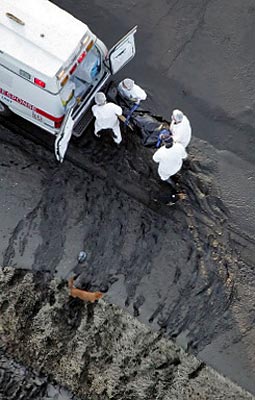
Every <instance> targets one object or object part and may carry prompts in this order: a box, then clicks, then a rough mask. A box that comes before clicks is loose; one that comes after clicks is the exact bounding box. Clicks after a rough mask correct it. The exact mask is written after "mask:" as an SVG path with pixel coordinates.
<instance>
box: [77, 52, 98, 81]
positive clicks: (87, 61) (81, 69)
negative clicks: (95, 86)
mask: <svg viewBox="0 0 255 400" xmlns="http://www.w3.org/2000/svg"><path fill="white" fill-rule="evenodd" d="M100 70H101V55H100V52H99V50H98V49H97V47H96V46H94V47H93V49H91V50H90V51H89V53H88V54H87V56H86V57H85V58H84V60H83V61H82V63H81V64H80V65H79V66H78V68H77V70H76V72H75V74H74V75H75V76H76V77H77V78H79V79H81V80H83V81H85V82H87V83H92V82H93V81H94V80H95V78H96V77H97V75H98V74H99V72H100Z"/></svg>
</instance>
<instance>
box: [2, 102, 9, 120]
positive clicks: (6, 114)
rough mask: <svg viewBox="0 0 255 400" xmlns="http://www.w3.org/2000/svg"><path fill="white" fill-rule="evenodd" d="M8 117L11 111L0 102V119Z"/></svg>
mask: <svg viewBox="0 0 255 400" xmlns="http://www.w3.org/2000/svg"><path fill="white" fill-rule="evenodd" d="M10 115H11V111H10V110H9V107H7V106H6V105H5V104H4V103H1V101H0V117H9V116H10Z"/></svg>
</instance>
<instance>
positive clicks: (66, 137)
mask: <svg viewBox="0 0 255 400" xmlns="http://www.w3.org/2000/svg"><path fill="white" fill-rule="evenodd" d="M74 106H75V105H74ZM74 106H72V107H71V108H69V110H68V111H67V113H66V115H65V118H64V121H63V123H62V125H61V129H60V131H59V133H58V134H57V137H56V140H55V155H56V159H57V160H58V161H59V162H60V163H62V162H63V161H64V157H65V154H66V151H67V147H68V144H69V141H70V139H71V137H72V132H73V126H74V120H73V118H72V112H73V109H74Z"/></svg>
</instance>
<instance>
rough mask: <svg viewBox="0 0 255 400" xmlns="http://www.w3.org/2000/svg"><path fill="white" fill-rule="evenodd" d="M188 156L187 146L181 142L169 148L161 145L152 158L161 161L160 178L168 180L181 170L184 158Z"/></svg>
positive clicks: (159, 167) (157, 161)
mask: <svg viewBox="0 0 255 400" xmlns="http://www.w3.org/2000/svg"><path fill="white" fill-rule="evenodd" d="M186 157H187V153H186V151H185V148H184V147H183V146H182V145H181V144H180V143H174V144H173V146H172V147H170V148H169V149H167V148H166V147H165V146H162V147H160V149H158V150H157V151H156V153H155V154H154V155H153V157H152V158H153V161H155V162H156V163H159V166H158V174H159V176H160V178H161V179H162V181H166V180H167V179H169V178H170V177H171V176H173V175H175V174H176V173H177V172H178V171H180V169H181V167H182V162H183V159H185V158H186Z"/></svg>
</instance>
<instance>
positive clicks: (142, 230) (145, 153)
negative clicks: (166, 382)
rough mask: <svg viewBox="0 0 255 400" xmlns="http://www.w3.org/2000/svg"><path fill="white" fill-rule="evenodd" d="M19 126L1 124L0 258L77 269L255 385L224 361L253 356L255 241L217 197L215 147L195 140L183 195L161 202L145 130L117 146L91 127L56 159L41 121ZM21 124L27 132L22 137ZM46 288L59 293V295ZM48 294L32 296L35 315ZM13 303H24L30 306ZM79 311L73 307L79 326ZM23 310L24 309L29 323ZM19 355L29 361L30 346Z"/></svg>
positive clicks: (10, 263) (85, 282)
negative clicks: (82, 254)
mask: <svg viewBox="0 0 255 400" xmlns="http://www.w3.org/2000/svg"><path fill="white" fill-rule="evenodd" d="M18 121H20V120H18ZM15 122H17V121H15ZM15 126H16V128H15ZM15 126H14V125H12V122H8V123H5V127H4V126H3V127H2V129H1V133H0V140H1V149H2V150H3V152H2V164H3V165H2V168H1V186H2V193H4V196H5V197H4V201H3V202H2V209H1V215H2V218H3V221H5V223H4V224H3V225H2V226H1V231H2V234H3V242H2V245H1V246H2V249H1V250H2V255H3V256H2V266H3V267H15V268H23V269H27V268H28V267H29V268H31V270H32V271H33V272H35V273H36V272H37V271H41V272H44V276H45V278H44V279H46V278H47V279H48V278H49V277H53V276H54V275H57V276H58V277H59V278H61V279H62V280H63V285H64V284H65V283H64V282H66V280H67V278H68V277H69V276H70V275H71V274H79V278H78V281H77V282H78V284H79V285H80V287H82V288H83V289H85V290H100V291H102V292H104V293H105V300H106V301H107V302H109V303H114V304H116V305H119V306H120V307H122V308H124V309H126V310H127V311H128V312H129V313H130V314H131V315H133V316H135V317H137V318H138V319H139V320H140V321H141V322H143V323H145V324H146V325H148V326H149V327H150V328H152V329H153V330H155V331H160V332H161V334H164V335H165V337H167V338H171V339H173V340H174V341H176V342H177V344H179V345H180V346H181V347H182V348H184V349H186V350H188V351H190V352H192V353H194V354H195V355H198V356H199V357H200V358H202V360H204V361H205V362H208V363H209V364H210V363H211V360H214V363H213V364H212V365H213V366H214V367H215V368H216V369H217V370H218V371H220V372H222V373H225V371H226V370H227V371H228V376H230V377H231V378H232V379H234V380H235V381H237V382H238V383H239V384H241V385H242V386H244V387H246V388H247V389H248V390H250V391H254V392H255V390H254V386H253V383H252V380H251V379H248V380H247V379H246V377H247V376H246V373H244V374H243V376H242V375H241V378H240V379H239V371H238V370H237V371H235V374H233V375H231V369H230V368H229V366H230V365H231V359H230V360H228V362H227V363H226V365H224V363H223V361H222V360H223V359H225V357H226V354H229V350H230V349H235V348H236V349H237V353H235V351H233V353H232V354H234V355H235V354H236V357H237V358H238V359H239V356H238V354H241V355H242V357H243V359H242V362H243V363H244V365H245V367H246V368H247V369H249V368H250V366H251V365H252V363H253V358H252V355H251V353H249V354H250V355H249V357H246V354H248V351H249V349H250V343H252V341H251V338H252V334H253V327H252V322H251V310H253V307H254V306H253V295H252V293H251V292H250V291H249V288H250V287H251V286H250V285H251V283H252V281H253V280H254V276H253V272H252V269H251V264H250V262H251V260H252V258H253V249H254V247H251V246H250V243H252V240H253V239H252V236H251V235H249V236H247V234H245V233H242V231H241V230H240V229H239V228H238V229H237V224H236V222H235V221H234V219H233V217H232V214H231V209H230V208H229V207H227V205H226V203H225V202H224V201H223V199H222V198H221V191H220V187H219V185H218V181H217V177H218V172H219V162H220V156H219V154H218V153H217V151H216V150H215V149H214V148H213V147H212V146H210V145H208V144H207V143H205V142H200V141H198V140H196V139H194V140H193V142H192V145H191V147H190V149H189V154H190V155H189V159H188V161H187V162H186V164H185V166H184V168H183V171H182V173H181V174H180V175H179V176H178V177H177V185H178V188H179V190H180V191H181V192H183V193H186V195H187V198H186V199H185V200H183V201H180V202H178V203H176V205H174V206H172V207H168V206H166V205H164V204H161V203H159V202H155V201H154V199H155V196H157V195H158V194H159V193H162V192H164V191H165V190H166V191H168V190H169V188H168V187H167V188H165V187H164V186H163V185H162V184H161V183H160V181H159V178H158V176H157V168H156V165H155V164H154V163H153V161H152V154H153V149H148V148H145V147H143V146H142V145H141V138H140V137H139V135H136V134H134V133H131V132H129V131H126V132H124V133H123V138H124V139H123V143H122V145H121V146H120V147H119V148H117V147H116V146H115V145H114V143H113V142H112V140H111V138H110V137H107V135H106V136H105V137H102V138H101V139H100V140H98V139H96V138H95V137H94V136H93V134H92V132H88V133H87V134H86V135H85V136H84V137H83V138H82V140H81V141H80V142H79V143H73V144H71V146H70V149H69V150H68V155H67V159H66V161H65V162H64V164H63V165H61V166H59V165H58V164H56V162H55V160H54V156H53V154H52V152H51V149H50V151H49V149H46V148H45V147H43V146H41V145H40V146H39V145H38V144H37V142H36V138H37V132H36V130H35V129H34V128H33V127H32V128H31V126H30V127H29V129H30V132H29V133H30V134H31V133H34V135H35V141H28V138H27V137H26V133H27V132H28V130H27V126H26V124H24V123H23V122H22V121H21V122H20V125H19V127H18V128H17V124H16V125H15ZM10 129H12V131H10ZM15 129H16V132H15ZM18 131H19V132H20V133H22V132H23V133H24V137H23V136H22V135H20V136H19V137H17V132H18ZM40 134H41V132H38V137H40ZM49 143H50V138H49ZM80 250H86V252H87V253H88V259H87V260H86V262H85V263H84V264H78V262H77V255H78V253H79V251H80ZM15 279H16V278H15ZM26 296H27V294H26V295H25V296H24V298H26ZM44 296H45V295H44ZM47 296H49V301H50V302H53V303H54V302H55V299H54V296H53V295H50V294H48V295H47ZM47 296H46V297H45V300H44V301H46V299H47V301H48V297H47ZM41 301H42V299H40V300H38V302H36V303H35V304H34V305H33V307H35V310H37V312H39V311H38V310H39V309H40V307H41V305H40V304H41ZM17 307H18V308H19V307H21V309H20V311H21V313H23V312H24V311H22V305H21V306H19V305H17ZM75 310H76V311H75ZM79 310H80V309H79V308H78V309H74V315H75V317H73V318H74V319H75V320H76V322H75V323H76V324H77V325H75V326H76V328H77V327H78V326H79V323H80V318H81V315H80V311H79ZM31 312H32V313H33V312H34V311H33V309H32V310H31ZM27 313H28V311H27V310H26V311H25V313H24V314H22V315H23V316H22V317H21V319H22V318H24V323H26V320H27V317H26V315H27ZM55 322H56V327H55V329H57V330H58V332H59V333H58V336H57V337H60V336H61V332H62V335H63V334H64V332H65V331H66V326H63V324H62V321H61V319H56V321H55ZM222 335H223V338H222ZM221 338H222V339H221ZM23 340H24V339H23V338H22V341H21V343H23V345H24V342H23ZM57 342H58V339H56V341H55V342H54V346H56V351H57V346H58V344H57ZM215 343H216V348H214V347H213V346H214V344H215ZM17 345H18V344H17V342H15V345H13V352H14V354H15V347H16V346H17ZM23 345H22V347H24V348H26V346H25V345H24V346H23ZM210 346H212V348H211V350H208V349H210ZM235 346H236V347H235ZM19 351H23V350H19ZM238 352H239V353H238ZM54 354H55V353H54ZM212 354H213V355H218V356H217V357H219V358H217V357H216V358H215V359H214V357H213V356H212ZM220 354H221V356H220ZM54 357H55V355H54ZM54 357H53V358H54ZM59 357H60V356H59V355H56V359H55V361H54V365H55V364H56V363H57V362H58V360H59ZM20 361H21V362H23V363H24V364H25V365H27V363H28V360H27V359H24V358H23V355H22V359H21V360H20ZM51 363H53V359H52V360H51ZM222 365H223V368H221V366H222ZM35 367H36V368H37V366H35ZM251 373H252V370H251ZM253 382H254V381H253ZM59 383H60V385H61V384H62V383H61V381H60V382H59ZM88 387H89V385H88V386H87V389H86V390H88ZM70 388H71V389H72V385H71V382H70ZM77 393H78V392H77ZM79 393H80V392H79ZM79 393H78V395H79ZM85 393H86V391H84V392H83V394H84V395H85ZM91 398H93V399H94V397H91ZM95 398H97V397H95ZM106 398H107V397H106ZM116 398H118V397H116ZM130 398H132V397H130ZM140 398H143V397H140ZM162 398H164V397H162ZM201 398H203V397H201Z"/></svg>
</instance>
